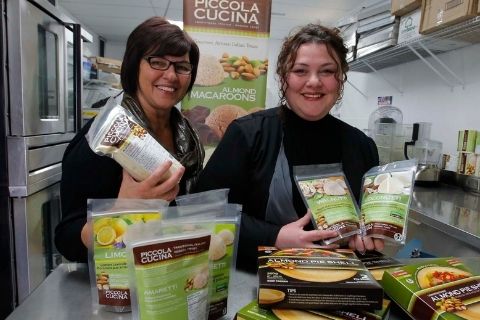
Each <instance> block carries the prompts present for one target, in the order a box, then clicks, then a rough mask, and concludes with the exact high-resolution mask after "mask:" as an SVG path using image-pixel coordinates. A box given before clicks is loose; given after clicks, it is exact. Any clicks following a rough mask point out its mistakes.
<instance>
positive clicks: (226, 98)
mask: <svg viewBox="0 0 480 320" xmlns="http://www.w3.org/2000/svg"><path fill="white" fill-rule="evenodd" d="M270 14H271V0H238V1H236V0H193V1H192V0H184V1H183V24H184V29H185V31H186V32H188V34H189V35H190V36H191V37H192V38H193V39H194V40H195V41H196V43H197V44H198V46H199V47H200V62H199V66H198V73H197V79H196V81H195V85H194V86H193V89H192V92H191V94H190V96H187V97H185V99H184V100H183V101H182V112H183V114H184V115H185V116H186V117H187V118H188V119H189V120H190V121H191V123H192V125H193V126H194V127H195V129H196V130H197V132H198V134H199V136H200V140H201V141H202V143H203V144H204V145H205V146H206V147H208V146H215V145H216V144H217V143H218V142H219V141H220V139H221V138H222V136H223V134H224V133H225V130H226V128H227V127H228V125H229V124H230V123H231V122H232V121H233V120H234V119H236V118H238V117H241V116H244V115H247V114H248V113H250V112H255V111H258V110H262V109H264V108H265V98H266V90H267V71H268V38H269V35H270Z"/></svg>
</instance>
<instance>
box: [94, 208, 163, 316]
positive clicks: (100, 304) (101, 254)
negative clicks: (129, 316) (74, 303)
mask: <svg viewBox="0 0 480 320" xmlns="http://www.w3.org/2000/svg"><path fill="white" fill-rule="evenodd" d="M167 206H168V202H166V201H163V200H136V199H89V200H88V216H87V227H88V228H90V230H91V235H92V245H91V246H90V247H89V264H88V266H89V272H90V283H91V292H92V294H91V296H92V306H93V312H94V313H98V312H102V311H103V310H106V311H114V312H127V311H130V304H131V300H130V285H129V277H128V270H127V258H126V251H125V243H124V236H125V233H126V231H127V230H128V229H129V228H130V227H131V226H132V225H134V224H140V223H141V224H143V223H146V222H148V221H153V220H158V219H161V217H162V214H163V212H164V209H165V208H166V207H167Z"/></svg>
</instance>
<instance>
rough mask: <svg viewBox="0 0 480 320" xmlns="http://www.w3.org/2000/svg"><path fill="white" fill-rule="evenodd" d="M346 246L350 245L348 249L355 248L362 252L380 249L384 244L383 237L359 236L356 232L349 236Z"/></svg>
mask: <svg viewBox="0 0 480 320" xmlns="http://www.w3.org/2000/svg"><path fill="white" fill-rule="evenodd" d="M348 246H349V247H350V249H352V250H357V251H358V252H360V253H361V254H363V253H365V252H366V251H367V250H377V251H382V250H383V248H384V247H385V244H384V241H383V239H379V238H371V237H361V236H360V235H358V234H357V235H355V236H353V237H351V238H350V240H349V241H348Z"/></svg>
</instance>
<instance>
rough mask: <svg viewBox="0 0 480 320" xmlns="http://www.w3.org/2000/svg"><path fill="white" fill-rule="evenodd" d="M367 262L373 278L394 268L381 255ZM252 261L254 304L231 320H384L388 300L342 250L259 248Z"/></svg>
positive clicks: (362, 267) (356, 261) (359, 263)
mask: <svg viewBox="0 0 480 320" xmlns="http://www.w3.org/2000/svg"><path fill="white" fill-rule="evenodd" d="M370 260H371V261H370V262H372V263H371V265H372V266H373V268H375V269H376V274H377V275H380V273H378V272H382V273H383V271H384V268H388V267H392V266H396V265H398V262H396V261H394V262H392V260H388V259H384V256H383V255H381V254H379V255H377V256H374V257H373V256H372V257H370ZM373 260H374V261H373ZM387 260H388V261H387ZM258 261H259V269H258V279H259V285H258V300H255V301H252V302H251V303H250V304H248V305H247V306H245V307H244V308H242V309H241V310H240V311H238V313H237V315H236V319H237V320H260V319H267V320H282V319H292V320H293V319H299V320H300V319H318V320H321V319H324V320H325V319H330V320H346V319H379V320H380V319H387V318H388V311H389V305H390V301H389V300H386V299H383V290H382V288H381V286H380V285H379V283H377V281H375V279H376V278H374V275H372V274H371V273H370V272H369V271H368V270H367V268H366V267H365V265H364V264H363V263H362V261H361V260H359V259H358V258H357V256H356V255H355V254H354V252H352V251H350V250H348V249H336V250H332V251H328V250H322V249H307V248H305V249H301V248H291V249H283V250H280V249H277V248H275V247H259V258H258ZM375 261H376V262H377V263H375ZM380 277H381V275H380Z"/></svg>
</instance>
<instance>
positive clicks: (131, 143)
mask: <svg viewBox="0 0 480 320" xmlns="http://www.w3.org/2000/svg"><path fill="white" fill-rule="evenodd" d="M86 137H87V140H88V144H89V146H90V148H91V149H92V150H93V152H95V153H97V154H99V155H105V156H108V157H111V158H113V159H114V160H115V161H117V162H118V163H119V164H120V165H121V166H122V167H123V168H124V169H125V170H127V172H128V173H129V174H130V175H131V176H132V177H133V178H135V179H136V180H138V181H142V180H145V179H146V178H147V177H148V176H149V175H150V174H151V173H152V172H153V171H154V170H155V169H157V168H158V167H159V166H160V165H161V164H162V163H164V162H166V161H171V162H172V166H171V167H170V169H169V171H168V172H167V174H165V178H164V179H165V180H166V179H168V177H170V175H171V174H173V173H174V172H176V171H177V170H179V169H180V168H181V167H182V165H181V164H180V162H178V161H177V159H175V157H173V156H172V155H171V154H170V153H169V152H168V151H167V150H166V149H165V148H164V147H163V146H162V145H161V144H160V143H159V142H158V141H157V140H156V139H155V138H154V137H153V136H152V135H151V134H150V133H149V132H148V131H147V130H146V128H143V127H142V126H141V125H140V122H139V121H138V120H137V119H136V118H135V117H134V116H133V115H132V113H130V112H129V111H128V110H127V109H125V108H124V107H122V106H121V105H119V104H117V102H116V101H115V99H114V98H111V99H109V100H108V102H107V104H106V105H105V107H103V108H102V111H101V112H100V114H99V115H98V116H97V117H96V118H95V120H94V121H93V123H92V126H91V127H90V130H89V131H88V133H87V136H86Z"/></svg>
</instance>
